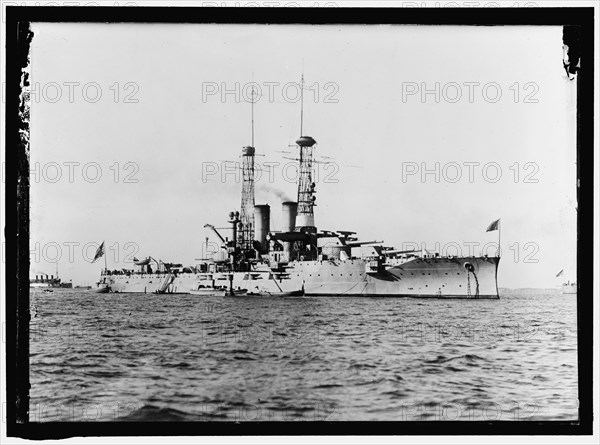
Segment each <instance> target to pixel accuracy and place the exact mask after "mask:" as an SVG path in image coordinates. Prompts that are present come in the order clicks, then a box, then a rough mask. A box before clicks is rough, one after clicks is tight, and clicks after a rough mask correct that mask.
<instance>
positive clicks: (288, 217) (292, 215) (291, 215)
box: [281, 201, 298, 232]
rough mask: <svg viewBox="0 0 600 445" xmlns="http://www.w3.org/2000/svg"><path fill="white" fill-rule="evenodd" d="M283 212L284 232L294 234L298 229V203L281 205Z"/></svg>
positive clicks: (282, 224) (282, 227) (289, 202)
mask: <svg viewBox="0 0 600 445" xmlns="http://www.w3.org/2000/svg"><path fill="white" fill-rule="evenodd" d="M281 211H282V217H283V218H282V222H281V231H282V232H293V231H294V228H295V227H296V214H297V212H298V203H296V202H292V201H288V202H284V203H282V204H281Z"/></svg>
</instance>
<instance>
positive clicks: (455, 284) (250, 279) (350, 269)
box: [105, 257, 500, 299]
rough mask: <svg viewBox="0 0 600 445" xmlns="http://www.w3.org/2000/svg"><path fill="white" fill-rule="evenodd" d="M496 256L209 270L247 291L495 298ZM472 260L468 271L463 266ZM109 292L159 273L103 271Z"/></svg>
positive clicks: (185, 283) (146, 285) (196, 278)
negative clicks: (371, 264)
mask: <svg viewBox="0 0 600 445" xmlns="http://www.w3.org/2000/svg"><path fill="white" fill-rule="evenodd" d="M499 260H500V259H499V258H489V257H463V258H440V257H437V258H413V259H411V260H409V261H406V262H404V263H403V264H399V265H395V266H386V267H384V268H382V269H381V270H378V271H375V272H373V271H370V270H369V267H368V261H366V260H363V259H353V260H346V261H299V262H293V263H290V264H289V265H288V266H287V267H286V268H285V272H284V273H277V272H270V271H264V272H260V271H257V272H252V273H245V272H235V273H233V274H229V273H214V274H212V275H211V280H213V279H214V280H215V283H216V285H217V286H229V284H230V282H231V284H232V286H233V288H234V289H238V288H239V289H247V290H248V291H254V290H259V291H260V290H262V291H266V292H273V293H277V292H295V291H298V290H300V289H302V288H304V293H305V295H306V296H323V297H324V296H336V297H339V296H344V297H422V298H481V299H496V298H498V286H497V271H498V263H499ZM466 265H471V266H472V271H469V270H467V269H466V267H467V266H466ZM105 278H106V279H107V280H108V283H109V285H110V288H111V290H112V291H114V292H133V293H152V292H155V291H157V290H159V289H160V288H161V285H162V284H163V283H164V280H165V275H164V274H163V275H160V274H130V275H109V276H105ZM205 283H206V274H195V273H182V274H179V275H177V276H176V277H175V278H174V279H173V281H172V283H171V284H170V285H169V287H168V289H167V290H166V293H186V292H187V293H189V292H190V291H192V290H196V289H198V287H199V286H201V285H203V284H205Z"/></svg>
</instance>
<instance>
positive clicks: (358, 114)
mask: <svg viewBox="0 0 600 445" xmlns="http://www.w3.org/2000/svg"><path fill="white" fill-rule="evenodd" d="M33 31H34V33H35V36H34V39H33V42H32V52H31V80H32V91H33V95H32V104H31V166H32V167H31V168H32V172H33V173H32V178H31V250H32V255H31V258H32V259H31V261H32V265H31V275H35V274H36V273H48V274H54V273H55V270H56V264H55V263H56V261H57V260H58V266H59V274H60V276H61V278H62V279H63V280H66V281H68V280H72V281H73V283H75V284H92V283H94V282H95V281H96V280H97V279H98V277H99V273H100V269H101V268H102V267H103V266H104V263H103V260H100V261H98V262H96V263H94V264H92V263H90V260H91V257H92V256H93V254H94V251H95V248H96V247H97V245H98V243H99V242H102V241H105V243H106V244H105V245H106V247H107V255H106V258H107V263H108V267H109V268H122V267H125V268H127V267H129V268H130V267H132V266H131V259H132V258H133V256H136V257H138V258H142V257H146V256H148V255H151V256H153V257H154V258H157V259H162V260H164V261H166V262H180V263H183V264H195V259H197V258H201V257H202V256H203V252H204V250H205V247H204V246H205V239H206V237H207V236H208V237H210V239H209V241H210V242H214V241H215V240H214V236H213V235H211V234H210V233H209V232H208V231H207V230H206V229H204V225H205V224H207V223H210V224H213V225H215V226H217V227H225V226H227V215H228V213H229V212H230V211H231V210H239V207H240V201H241V178H240V176H239V171H238V170H236V168H235V164H234V162H239V161H240V158H239V155H240V153H241V149H242V147H243V146H245V145H249V144H251V128H252V127H251V105H250V103H249V99H250V96H251V94H250V91H251V86H252V82H255V84H256V85H257V87H255V88H256V91H257V90H258V88H260V91H261V93H262V95H261V96H260V97H258V96H257V97H256V98H255V102H256V103H255V105H254V116H255V126H254V132H255V140H254V145H255V147H256V150H257V154H258V155H259V156H257V158H256V161H257V163H258V164H260V165H262V166H263V170H262V171H263V173H262V174H261V176H260V178H259V179H258V180H257V185H256V188H257V191H256V203H257V204H264V203H268V204H270V205H271V213H272V215H271V228H272V229H273V230H278V229H279V224H280V221H281V216H280V213H281V202H282V200H288V199H292V200H294V199H295V198H296V182H295V179H296V174H297V173H296V172H297V170H296V168H295V161H294V160H293V158H294V157H295V154H294V153H295V151H294V150H295V148H294V146H293V144H294V141H295V140H296V139H297V137H298V136H299V135H300V108H301V107H300V100H299V99H300V95H299V88H298V82H299V81H300V78H301V76H302V73H304V77H305V90H304V128H303V130H304V131H303V133H304V134H307V135H310V136H312V137H314V138H315V139H316V140H317V143H318V145H317V146H316V149H315V154H316V158H317V159H318V160H321V161H323V162H324V163H322V164H317V165H316V168H317V172H318V177H316V179H315V182H316V184H317V207H315V221H316V225H317V226H318V228H319V229H330V230H353V231H356V232H358V236H359V237H360V239H363V240H378V241H381V240H383V241H385V245H389V246H395V247H397V248H403V247H409V248H410V247H413V246H414V245H415V244H416V245H418V246H423V247H424V248H426V249H427V250H429V251H435V250H438V251H440V252H441V253H446V254H451V255H456V254H463V255H468V254H470V253H474V254H476V255H479V254H480V253H481V251H482V248H483V247H484V246H485V245H486V244H487V250H486V251H485V252H483V253H486V252H487V253H488V254H493V253H494V252H495V246H494V245H491V244H488V243H495V242H497V241H498V232H497V231H495V232H486V231H485V230H486V228H487V226H488V225H489V224H490V223H491V222H492V221H494V220H496V219H499V218H500V219H501V223H500V227H501V232H500V235H501V247H502V260H501V262H500V267H499V271H498V284H499V286H500V287H513V288H519V287H553V286H556V285H558V284H559V283H560V282H561V281H562V280H563V279H564V280H567V279H570V280H574V279H575V276H576V240H577V233H576V218H577V213H576V206H577V202H576V189H575V178H576V170H575V168H576V165H575V160H576V146H575V129H576V117H575V116H576V115H575V112H576V101H575V97H576V82H575V81H570V80H568V79H567V78H566V74H565V71H564V69H563V65H562V59H563V48H562V29H561V28H560V27H550V26H548V27H544V26H536V27H533V26H531V27H527V26H523V27H516V26H510V27H509V26H497V27H468V26H375V25H374V26H362V25H343V26H333V25H327V26H309V25H291V26H288V25H286V26H283V25H269V26H266V25H195V24H189V25H188V24H185V25H171V24H169V25H162V24H136V25H131V24H75V23H74V24H64V23H55V24H53V23H43V24H34V25H33ZM423 92H425V94H422V93H423ZM290 145H292V146H290ZM285 152H289V153H285ZM286 158H292V159H286ZM226 161H228V162H227V163H226ZM265 163H267V164H266V165H271V166H272V167H271V169H270V170H268V169H266V168H265V167H264V165H265ZM269 163H271V164H269ZM269 173H270V174H269ZM223 234H224V235H225V236H227V235H228V233H227V232H226V231H223ZM563 269H564V271H565V272H564V275H563V276H562V277H561V278H556V274H557V273H558V272H559V271H560V270H563Z"/></svg>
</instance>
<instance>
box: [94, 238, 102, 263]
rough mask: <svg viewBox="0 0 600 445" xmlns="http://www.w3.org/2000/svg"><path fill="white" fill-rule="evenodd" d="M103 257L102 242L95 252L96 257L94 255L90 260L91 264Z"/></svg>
mask: <svg viewBox="0 0 600 445" xmlns="http://www.w3.org/2000/svg"><path fill="white" fill-rule="evenodd" d="M103 255H104V241H102V244H100V246H99V247H98V249H97V250H96V255H94V259H93V260H92V263H95V262H96V261H97V260H98V258H100V257H101V256H103Z"/></svg>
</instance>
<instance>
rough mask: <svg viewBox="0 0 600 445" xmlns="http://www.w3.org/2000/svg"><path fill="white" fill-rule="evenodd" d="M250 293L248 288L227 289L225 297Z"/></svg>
mask: <svg viewBox="0 0 600 445" xmlns="http://www.w3.org/2000/svg"><path fill="white" fill-rule="evenodd" d="M247 293H248V289H225V292H224V296H225V297H241V296H243V295H246V294H247Z"/></svg>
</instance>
